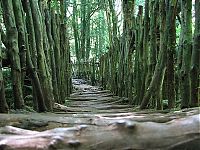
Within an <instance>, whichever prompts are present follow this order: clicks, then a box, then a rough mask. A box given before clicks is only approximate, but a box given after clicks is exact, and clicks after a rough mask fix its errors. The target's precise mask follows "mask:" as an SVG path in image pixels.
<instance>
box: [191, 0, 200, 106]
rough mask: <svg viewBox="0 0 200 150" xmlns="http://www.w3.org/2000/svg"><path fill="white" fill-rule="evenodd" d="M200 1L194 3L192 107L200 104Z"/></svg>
mask: <svg viewBox="0 0 200 150" xmlns="http://www.w3.org/2000/svg"><path fill="white" fill-rule="evenodd" d="M199 41H200V1H199V0H196V1H195V32H194V44H193V51H192V64H191V66H192V67H191V74H190V76H191V102H190V105H191V106H192V107H194V106H199V102H200V97H199V96H200V95H199V94H198V93H199V92H200V74H199V72H200V68H199V64H200V42H199Z"/></svg>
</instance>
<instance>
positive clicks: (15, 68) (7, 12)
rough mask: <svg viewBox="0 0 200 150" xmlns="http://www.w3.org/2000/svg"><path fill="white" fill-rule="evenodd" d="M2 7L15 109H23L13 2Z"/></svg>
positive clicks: (10, 1)
mask: <svg viewBox="0 0 200 150" xmlns="http://www.w3.org/2000/svg"><path fill="white" fill-rule="evenodd" d="M2 6H3V15H4V22H5V27H6V35H7V42H8V44H7V49H8V51H9V56H10V59H11V72H12V85H13V93H14V107H15V109H23V108H24V99H23V93H22V74H21V65H20V53H19V46H18V31H17V27H16V21H15V16H14V11H13V2H12V0H6V1H2Z"/></svg>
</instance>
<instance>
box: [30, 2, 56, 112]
mask: <svg viewBox="0 0 200 150" xmlns="http://www.w3.org/2000/svg"><path fill="white" fill-rule="evenodd" d="M30 5H31V11H32V17H33V24H34V30H35V39H36V48H37V53H38V69H39V77H40V81H41V85H42V89H43V92H44V97H45V105H46V107H47V110H48V111H52V104H53V102H54V97H53V91H52V87H51V82H50V79H49V76H48V74H49V73H48V72H49V70H48V67H47V64H46V63H47V62H46V57H45V53H44V47H43V40H44V39H43V35H42V34H43V28H42V27H43V26H42V21H41V19H42V16H41V12H40V9H39V6H38V2H37V1H34V0H30ZM36 31H37V32H36Z"/></svg>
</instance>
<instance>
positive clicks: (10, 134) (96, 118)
mask: <svg viewBox="0 0 200 150" xmlns="http://www.w3.org/2000/svg"><path fill="white" fill-rule="evenodd" d="M73 86H74V87H73V88H74V92H73V93H72V94H71V96H70V97H69V98H68V99H67V101H66V104H67V106H64V105H59V104H55V108H54V109H55V112H54V113H30V112H29V113H26V114H24V113H23V114H22V113H19V114H16V113H15V114H0V150H8V149H9V150H24V149H26V150H35V149H40V150H54V149H58V150H68V149H69V150H72V149H73V150H74V149H76V150H102V149H105V150H122V149H124V150H125V149H127V150H128V149H130V150H131V149H153V150H156V149H157V150H160V149H168V150H176V149H188V150H190V149H191V150H199V149H200V142H199V141H200V114H199V113H200V112H199V108H192V109H185V110H180V111H171V112H168V111H160V112H159V111H157V112H156V111H155V110H154V111H149V110H144V111H134V109H133V108H132V106H131V105H127V104H123V102H124V101H125V100H126V98H120V97H118V96H113V94H112V93H110V92H109V91H107V90H102V89H101V88H100V87H98V86H90V85H88V84H86V82H85V81H84V80H81V79H74V80H73Z"/></svg>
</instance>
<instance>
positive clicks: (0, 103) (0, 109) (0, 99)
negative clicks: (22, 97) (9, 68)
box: [0, 5, 8, 113]
mask: <svg viewBox="0 0 200 150" xmlns="http://www.w3.org/2000/svg"><path fill="white" fill-rule="evenodd" d="M0 10H1V5H0ZM0 17H2V16H0ZM0 22H1V18H0ZM0 28H1V26H0ZM1 45H2V42H1V32H0V113H7V112H8V105H7V102H6V98H5V88H4V80H3V71H2V59H3V56H2V48H1Z"/></svg>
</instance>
